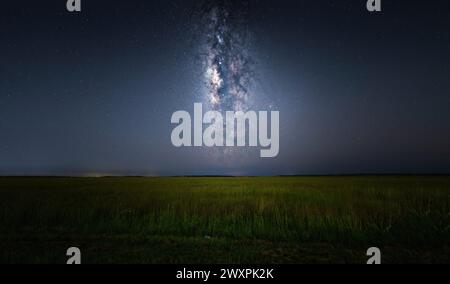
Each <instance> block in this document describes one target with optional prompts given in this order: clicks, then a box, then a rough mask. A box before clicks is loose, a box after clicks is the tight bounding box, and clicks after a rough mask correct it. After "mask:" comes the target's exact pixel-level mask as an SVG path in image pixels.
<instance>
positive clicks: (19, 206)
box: [0, 177, 450, 264]
mask: <svg viewBox="0 0 450 284" xmlns="http://www.w3.org/2000/svg"><path fill="white" fill-rule="evenodd" d="M73 246H75V247H79V248H80V249H81V251H82V261H83V263H183V264H185V263H192V264H195V263H231V264H240V263H265V264H272V263H365V262H366V261H367V258H368V257H367V256H366V251H367V249H368V248H369V247H372V246H376V247H379V248H380V249H382V252H383V259H382V260H383V262H384V263H411V262H412V263H450V177H276V178H275V177H268V178H101V179H94V178H92V179H90V178H0V263H65V262H66V260H67V257H66V255H65V254H66V250H67V248H69V247H73Z"/></svg>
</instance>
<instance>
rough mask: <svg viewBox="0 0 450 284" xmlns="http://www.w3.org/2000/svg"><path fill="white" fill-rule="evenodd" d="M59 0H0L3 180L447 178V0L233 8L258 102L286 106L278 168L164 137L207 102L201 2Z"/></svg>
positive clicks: (251, 154) (264, 2)
mask: <svg viewBox="0 0 450 284" xmlns="http://www.w3.org/2000/svg"><path fill="white" fill-rule="evenodd" d="M65 2H66V1H65V0H52V1H31V0H28V1H7V2H6V1H5V3H2V8H1V9H0V14H1V16H0V39H1V45H0V175H95V174H114V175H280V174H283V175H288V174H351V173H450V146H449V145H450V80H449V78H450V76H449V75H450V70H449V69H450V35H449V28H450V4H449V3H448V1H383V10H384V11H383V12H382V13H380V14H376V15H374V14H369V13H368V12H367V11H366V10H365V2H366V1H363V0H354V1H331V0H314V1H312V0H310V1H300V0H297V1H287V0H281V1H269V0H259V1H257V0H251V1H245V0H244V1H242V3H243V4H236V5H234V6H232V7H233V9H232V12H236V11H237V10H239V9H245V10H246V13H245V17H246V19H245V21H243V22H244V24H243V26H242V29H245V30H246V31H248V32H249V33H250V34H251V40H252V41H251V54H252V58H254V60H255V71H256V73H257V75H255V78H256V81H257V87H255V90H256V91H255V92H254V93H253V98H252V99H253V100H254V101H256V102H257V105H258V107H260V108H262V109H268V108H269V106H272V108H273V109H276V110H279V111H280V117H281V125H280V126H281V129H280V131H281V137H280V145H281V146H280V155H279V156H278V157H277V158H275V159H261V158H259V154H258V153H259V149H245V151H239V153H238V154H236V153H234V154H233V153H231V154H228V155H227V154H224V153H222V154H221V153H219V154H218V153H213V154H212V153H211V149H204V148H198V149H191V148H174V147H173V146H172V144H171V141H170V135H171V131H172V129H173V126H172V125H171V124H170V118H171V115H172V113H173V112H175V111H177V110H180V109H183V110H188V111H190V112H192V110H193V105H194V103H195V102H200V101H201V100H202V97H203V96H204V94H203V91H204V90H203V88H202V66H200V65H201V64H199V61H198V60H196V57H197V55H198V54H197V53H198V46H197V44H198V42H197V39H198V38H199V36H200V37H201V36H202V35H199V34H198V33H199V31H198V30H196V28H195V27H196V25H198V24H199V19H198V18H197V17H196V15H197V14H196V13H195V11H196V7H197V5H196V3H197V2H198V1H194V0H176V1H167V0H165V1H163V0H158V1H144V0H129V1H124V0H110V1H106V0H99V1H87V0H84V1H82V3H83V11H82V12H81V13H80V14H69V13H67V12H66V11H65ZM213 2H214V1H213ZM393 2H395V3H393ZM247 4H248V5H247ZM200 25H201V23H200Z"/></svg>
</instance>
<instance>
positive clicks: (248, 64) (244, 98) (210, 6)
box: [198, 0, 255, 111]
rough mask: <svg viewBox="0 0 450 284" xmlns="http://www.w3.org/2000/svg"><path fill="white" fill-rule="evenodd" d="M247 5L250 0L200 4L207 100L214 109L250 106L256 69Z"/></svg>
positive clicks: (231, 109)
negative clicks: (251, 49) (251, 47)
mask: <svg viewBox="0 0 450 284" xmlns="http://www.w3.org/2000/svg"><path fill="white" fill-rule="evenodd" d="M248 6H249V4H248V1H242V0H241V1H235V0H218V1H205V2H204V3H202V4H201V6H200V8H199V17H198V19H199V21H200V25H199V26H200V27H201V28H200V29H199V32H200V33H201V35H200V37H199V38H200V44H199V45H200V49H199V50H200V52H199V54H200V58H201V63H202V67H203V73H204V83H205V87H206V88H205V89H206V91H205V102H206V104H207V105H208V106H209V108H210V109H212V110H220V111H227V110H230V111H240V110H243V111H245V110H247V109H248V108H249V105H248V101H249V98H250V96H251V91H250V87H251V85H252V83H253V81H254V75H255V71H254V60H253V58H252V57H251V55H250V49H249V46H250V45H251V33H250V32H249V31H248V28H247V24H246V22H247V19H248V9H249V7H248Z"/></svg>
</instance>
